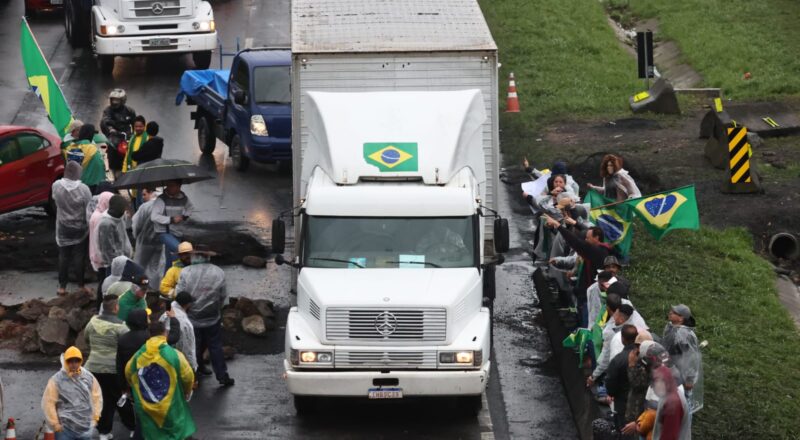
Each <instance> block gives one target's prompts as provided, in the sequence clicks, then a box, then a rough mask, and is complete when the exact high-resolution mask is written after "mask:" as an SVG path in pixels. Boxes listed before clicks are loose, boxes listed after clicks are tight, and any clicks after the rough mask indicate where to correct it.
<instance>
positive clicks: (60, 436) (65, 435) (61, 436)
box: [56, 428, 92, 440]
mask: <svg viewBox="0 0 800 440" xmlns="http://www.w3.org/2000/svg"><path fill="white" fill-rule="evenodd" d="M56 440H92V432H91V431H89V432H88V433H83V434H75V433H74V432H72V431H70V430H69V429H66V428H64V429H63V430H62V431H60V432H57V433H56Z"/></svg>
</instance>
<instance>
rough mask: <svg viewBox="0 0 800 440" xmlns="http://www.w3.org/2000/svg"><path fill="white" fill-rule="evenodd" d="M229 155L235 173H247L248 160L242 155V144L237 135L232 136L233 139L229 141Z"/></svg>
mask: <svg viewBox="0 0 800 440" xmlns="http://www.w3.org/2000/svg"><path fill="white" fill-rule="evenodd" d="M230 154H231V160H232V161H233V167H234V168H235V169H236V171H239V172H242V173H243V172H245V171H247V167H249V166H250V159H248V158H247V157H245V155H244V150H243V149H242V142H241V140H239V135H238V134H235V135H233V138H232V139H231V147H230Z"/></svg>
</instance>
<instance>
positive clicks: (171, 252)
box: [158, 232, 181, 274]
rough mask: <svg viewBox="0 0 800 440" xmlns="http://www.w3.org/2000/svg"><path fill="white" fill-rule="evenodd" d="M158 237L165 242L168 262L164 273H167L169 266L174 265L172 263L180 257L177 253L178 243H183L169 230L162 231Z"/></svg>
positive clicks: (165, 255)
mask: <svg viewBox="0 0 800 440" xmlns="http://www.w3.org/2000/svg"><path fill="white" fill-rule="evenodd" d="M158 237H159V238H160V239H161V242H162V243H164V261H166V262H167V264H166V265H165V267H164V274H166V273H167V271H168V270H169V268H170V267H172V263H173V262H175V260H176V259H177V258H178V257H177V256H176V254H177V253H178V245H179V244H181V242H180V240H178V238H177V237H175V236H174V235H172V234H170V233H169V232H162V233H161V234H158Z"/></svg>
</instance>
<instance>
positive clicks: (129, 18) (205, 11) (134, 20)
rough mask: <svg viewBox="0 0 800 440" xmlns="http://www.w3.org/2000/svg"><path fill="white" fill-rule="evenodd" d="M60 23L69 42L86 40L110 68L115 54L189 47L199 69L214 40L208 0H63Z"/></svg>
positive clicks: (178, 51) (208, 56)
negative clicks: (62, 14) (62, 21)
mask: <svg viewBox="0 0 800 440" xmlns="http://www.w3.org/2000/svg"><path fill="white" fill-rule="evenodd" d="M64 25H65V29H66V34H67V38H68V39H69V41H70V43H71V44H72V45H73V46H84V45H87V44H88V45H89V46H90V47H91V49H92V51H93V53H94V54H95V55H96V56H97V58H98V62H99V64H100V68H101V70H102V71H103V72H104V73H107V74H110V73H111V72H112V71H113V70H114V59H115V57H116V56H142V55H151V54H168V53H175V54H183V53H191V54H192V57H193V60H194V64H195V66H196V67H197V68H198V69H207V68H208V67H209V65H210V64H211V51H212V50H214V48H216V46H217V31H216V22H215V21H214V12H213V10H212V8H211V4H210V3H209V2H207V1H204V0H93V1H92V0H66V3H65V5H64Z"/></svg>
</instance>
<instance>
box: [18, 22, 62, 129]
mask: <svg viewBox="0 0 800 440" xmlns="http://www.w3.org/2000/svg"><path fill="white" fill-rule="evenodd" d="M22 24H23V25H25V27H26V28H28V34H29V35H30V36H31V39H32V40H33V44H35V45H36V50H38V51H39V54H40V55H41V56H42V60H44V65H45V66H47V70H48V71H50V76H51V77H53V82H54V83H56V87H58V90H59V91H60V92H61V96H64V104H66V106H67V110H69V114H70V115H72V114H73V113H72V108H70V106H69V102H67V97H66V96H65V95H64V90H62V89H61V84H59V82H58V80H57V79H56V75H55V74H54V73H53V69H52V68H51V67H50V63H49V62H47V57H45V56H44V52H42V47H41V46H39V41H38V40H37V39H36V35H35V34H34V33H33V29H31V26H30V24H28V19H27V18H25V16H24V15H23V16H22ZM25 80H26V81H27V77H26V78H25ZM28 88H31V84H30V82H28ZM47 117H48V118H50V115H49V114H48V115H47ZM73 119H74V118H73Z"/></svg>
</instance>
